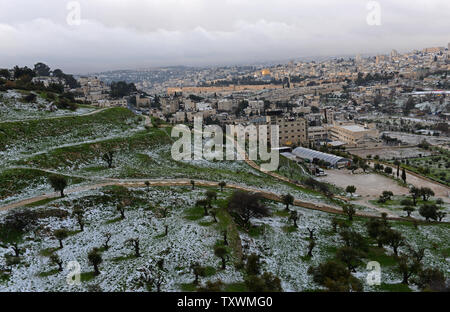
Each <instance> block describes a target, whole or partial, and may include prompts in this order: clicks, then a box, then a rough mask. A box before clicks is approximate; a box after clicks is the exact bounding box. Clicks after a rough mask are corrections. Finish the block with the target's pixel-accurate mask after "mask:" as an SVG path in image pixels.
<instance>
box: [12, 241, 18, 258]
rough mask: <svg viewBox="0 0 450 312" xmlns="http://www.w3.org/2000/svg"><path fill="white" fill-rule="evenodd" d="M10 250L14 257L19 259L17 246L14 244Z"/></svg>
mask: <svg viewBox="0 0 450 312" xmlns="http://www.w3.org/2000/svg"><path fill="white" fill-rule="evenodd" d="M12 249H13V250H14V255H15V256H16V257H19V256H20V249H19V246H18V245H17V244H14V245H13V246H12Z"/></svg>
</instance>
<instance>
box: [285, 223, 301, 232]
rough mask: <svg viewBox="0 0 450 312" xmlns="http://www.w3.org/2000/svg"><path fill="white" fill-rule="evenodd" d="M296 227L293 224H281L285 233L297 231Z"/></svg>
mask: <svg viewBox="0 0 450 312" xmlns="http://www.w3.org/2000/svg"><path fill="white" fill-rule="evenodd" d="M297 230H298V228H296V227H295V226H293V225H285V226H283V231H284V232H286V233H293V232H297Z"/></svg>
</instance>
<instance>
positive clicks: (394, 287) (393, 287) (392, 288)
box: [376, 283, 411, 292]
mask: <svg viewBox="0 0 450 312" xmlns="http://www.w3.org/2000/svg"><path fill="white" fill-rule="evenodd" d="M376 289H377V290H379V291H389V292H411V288H409V287H408V285H405V284H401V283H399V284H385V283H382V284H381V285H380V286H377V287H376Z"/></svg>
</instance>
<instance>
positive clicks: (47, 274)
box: [38, 269, 59, 277]
mask: <svg viewBox="0 0 450 312" xmlns="http://www.w3.org/2000/svg"><path fill="white" fill-rule="evenodd" d="M58 273H59V270H58V269H53V270H50V271H47V272H41V273H39V274H38V276H39V277H47V276H52V275H55V274H58Z"/></svg>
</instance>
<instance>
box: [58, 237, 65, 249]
mask: <svg viewBox="0 0 450 312" xmlns="http://www.w3.org/2000/svg"><path fill="white" fill-rule="evenodd" d="M63 248H64V247H63V243H62V240H61V239H60V240H59V249H63Z"/></svg>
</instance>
